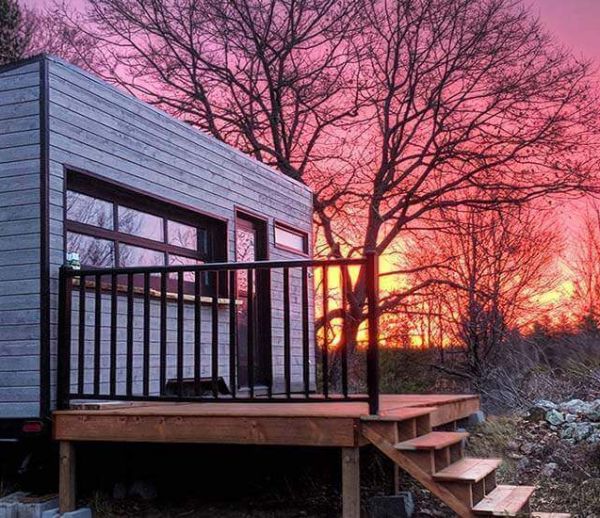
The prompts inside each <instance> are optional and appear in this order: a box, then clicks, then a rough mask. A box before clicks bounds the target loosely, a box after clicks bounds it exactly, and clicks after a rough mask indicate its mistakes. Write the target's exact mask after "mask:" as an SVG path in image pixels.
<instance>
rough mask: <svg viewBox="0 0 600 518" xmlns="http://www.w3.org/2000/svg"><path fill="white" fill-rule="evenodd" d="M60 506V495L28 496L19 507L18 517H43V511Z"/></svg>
mask: <svg viewBox="0 0 600 518" xmlns="http://www.w3.org/2000/svg"><path fill="white" fill-rule="evenodd" d="M56 507H58V497H57V496H55V495H47V496H42V497H26V498H24V499H23V500H22V501H21V502H19V505H18V507H17V516H18V518H42V516H43V513H44V512H45V511H48V510H49V509H54V508H56Z"/></svg>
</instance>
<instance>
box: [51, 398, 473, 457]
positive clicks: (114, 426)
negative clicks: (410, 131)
mask: <svg viewBox="0 0 600 518" xmlns="http://www.w3.org/2000/svg"><path fill="white" fill-rule="evenodd" d="M95 408H96V409H94V404H92V403H86V404H85V405H81V406H80V407H79V408H72V409H70V410H62V411H57V412H54V437H55V439H56V440H58V441H102V442H106V441H117V442H173V443H216V444H262V445H290V446H294V445H297V446H337V447H355V446H360V445H361V444H363V443H364V438H363V437H362V436H361V433H360V427H361V422H364V421H365V420H390V421H403V420H408V419H412V418H415V417H417V416H419V415H424V414H430V420H431V426H433V427H436V426H440V425H443V424H446V423H450V422H453V421H456V420H459V419H462V418H464V417H467V416H468V415H470V414H472V413H473V412H476V411H477V410H478V409H479V397H478V396H474V395H442V394H436V395H382V396H380V409H381V410H380V413H379V415H378V416H375V417H373V416H369V415H368V406H367V404H366V403H359V402H352V403H348V402H343V403H333V402H322V403H321V402H313V403H123V404H113V405H108V408H107V406H105V405H102V404H98V405H95Z"/></svg>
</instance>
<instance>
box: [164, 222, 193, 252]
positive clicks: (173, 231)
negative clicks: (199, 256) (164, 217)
mask: <svg viewBox="0 0 600 518" xmlns="http://www.w3.org/2000/svg"><path fill="white" fill-rule="evenodd" d="M167 235H168V236H169V244H170V245H175V246H180V247H182V248H189V249H191V250H196V248H197V246H198V232H197V229H196V228H194V227H192V226H190V225H184V224H183V223H178V222H176V221H168V222H167Z"/></svg>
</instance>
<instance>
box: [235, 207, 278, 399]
mask: <svg viewBox="0 0 600 518" xmlns="http://www.w3.org/2000/svg"><path fill="white" fill-rule="evenodd" d="M235 229H236V230H235V260H236V262H253V261H260V260H264V259H266V258H267V232H266V223H265V222H263V221H261V220H255V219H253V218H250V217H243V216H239V215H238V217H237V219H236V227H235ZM237 275H238V276H237V299H238V301H240V302H239V304H238V306H237V338H238V346H237V347H238V349H237V359H238V361H237V371H238V372H237V375H238V385H239V387H240V388H244V387H249V385H250V382H252V384H253V385H254V386H255V387H256V386H257V385H258V386H265V385H267V384H268V383H269V382H270V379H269V377H270V369H269V362H270V361H271V360H270V356H271V355H270V352H271V351H270V348H271V340H270V329H271V325H270V324H271V322H270V319H269V315H270V311H269V309H270V300H269V299H270V297H269V285H270V284H269V277H268V275H269V273H268V271H256V270H254V271H252V272H251V278H248V272H247V270H240V271H238V274H237ZM250 361H252V364H253V366H254V367H253V368H252V370H249V367H248V365H249V363H250ZM250 376H252V378H253V379H252V380H250Z"/></svg>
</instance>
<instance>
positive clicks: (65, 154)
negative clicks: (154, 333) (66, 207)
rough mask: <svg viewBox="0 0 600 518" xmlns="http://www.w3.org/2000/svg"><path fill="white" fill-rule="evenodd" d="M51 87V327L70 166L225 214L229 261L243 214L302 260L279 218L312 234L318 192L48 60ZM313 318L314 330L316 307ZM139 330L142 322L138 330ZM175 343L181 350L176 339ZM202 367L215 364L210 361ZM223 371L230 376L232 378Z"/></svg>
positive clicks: (277, 283)
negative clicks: (279, 227) (283, 235)
mask: <svg viewBox="0 0 600 518" xmlns="http://www.w3.org/2000/svg"><path fill="white" fill-rule="evenodd" d="M49 84H50V93H49V114H50V120H49V128H50V148H49V157H50V246H51V250H50V256H51V265H50V268H51V309H52V315H51V320H52V322H54V323H55V322H56V320H57V291H58V286H57V281H56V280H57V278H58V268H59V266H60V265H61V263H62V262H63V257H64V244H63V222H62V214H63V207H62V204H63V185H64V167H65V166H72V167H76V168H79V169H82V170H85V171H89V172H91V173H94V174H96V175H99V176H101V177H104V178H106V179H107V180H113V181H118V182H120V183H122V184H126V185H130V186H132V187H134V188H136V189H139V190H143V191H146V192H148V193H150V194H154V195H157V196H160V197H163V198H166V199H169V200H173V201H175V202H178V203H183V204H186V205H189V206H193V207H196V208H197V209H198V210H200V211H203V212H208V213H211V214H214V215H216V216H218V217H220V218H226V219H227V220H228V222H229V224H228V236H227V239H228V256H229V260H233V257H234V219H235V208H236V207H237V208H239V209H247V210H249V211H252V212H253V213H257V214H260V215H261V216H263V217H266V218H268V239H269V254H270V258H271V259H288V258H289V259H291V258H297V255H295V254H293V253H289V252H286V251H283V250H280V249H278V248H275V247H274V246H273V221H274V219H277V220H278V221H282V222H285V223H287V224H288V225H291V226H294V227H296V228H299V229H302V230H304V231H306V232H308V233H309V235H310V234H311V225H312V193H311V192H310V190H308V189H307V188H306V187H304V186H302V185H300V184H299V183H297V182H295V181H293V180H291V179H289V178H287V177H286V176H284V175H282V174H280V173H278V172H276V171H274V170H272V169H270V168H268V167H266V166H264V165H262V164H260V163H258V162H256V161H254V160H252V159H250V158H249V157H247V156H245V155H243V154H242V153H240V152H238V151H237V150H235V149H233V148H231V147H229V146H227V145H224V144H222V143H220V142H218V141H216V140H214V139H212V138H209V137H207V136H206V135H203V134H202V133H200V132H198V131H196V130H194V129H193V128H191V127H189V126H188V125H186V124H184V123H182V122H180V121H178V120H176V119H174V118H172V117H170V116H168V115H166V114H164V113H162V112H160V111H159V110H156V109H154V108H153V107H151V106H148V105H146V104H144V103H142V102H140V101H138V100H136V99H134V98H132V97H130V96H128V95H125V94H123V93H121V92H120V91H118V90H117V89H115V88H113V87H111V86H109V85H107V84H106V83H104V82H102V81H100V80H99V79H97V78H95V77H93V76H91V75H89V74H87V73H85V72H83V71H81V70H79V69H77V68H75V67H72V66H70V65H68V64H65V63H63V62H61V61H59V60H55V59H51V60H50V62H49ZM0 217H1V213H0ZM0 253H1V251H0ZM272 285H273V294H272V299H273V309H274V311H273V315H274V318H273V326H272V332H273V337H274V351H273V367H274V374H275V377H276V378H277V377H281V376H282V373H283V350H282V337H283V331H282V328H281V320H280V318H278V316H280V307H281V300H282V295H281V286H282V280H281V273H280V272H276V273H274V275H273V283H272ZM310 300H312V296H311V298H310ZM292 301H293V311H294V313H293V316H292V327H293V337H292V338H293V342H294V349H293V364H294V373H295V379H296V381H299V379H300V369H299V368H300V365H301V341H300V330H301V323H300V313H299V302H300V292H299V284H298V283H296V282H294V292H293V294H292ZM311 306H312V303H311ZM90 307H91V306H90ZM106 307H108V306H106ZM221 313H222V315H221V318H220V320H221V322H222V323H221V327H220V329H222V330H223V333H224V335H223V337H222V338H223V348H224V350H225V349H226V342H225V339H226V334H227V333H226V331H225V329H226V326H227V317H226V310H225V309H224V310H222V312H221ZM74 316H75V314H74ZM310 318H311V329H312V319H313V315H312V308H311V311H310ZM122 319H123V314H122V312H120V317H119V322H120V326H122V325H124V324H123V321H122ZM188 324H189V320H186V327H187V328H189V329H191V327H190V326H189V325H188ZM153 325H154V324H153ZM138 327H139V324H138V323H137V322H136V330H137V328H138ZM205 327H207V328H208V326H205ZM119 332H120V333H121V332H122V330H120V331H119ZM53 334H54V335H55V333H53ZM106 336H108V335H106ZM311 337H312V333H311ZM55 338H56V337H55V336H54V338H53V341H52V344H51V350H52V358H51V360H52V366H53V369H52V371H53V374H52V394H55V389H54V384H55V365H56V340H55ZM138 338H139V334H138V336H137V338H136V351H137V350H138V349H137V348H138V347H139V346H140V343H139V341H138ZM206 340H207V341H203V351H206V347H208V346H209V344H210V342H209V340H210V337H209V336H208V335H207V337H206ZM170 342H171V344H172V345H171V347H173V346H174V343H173V342H172V341H170ZM312 342H313V340H312V338H311V344H312ZM120 347H121V345H120ZM187 347H191V340H189V339H186V348H187ZM86 349H87V345H86ZM206 354H208V352H206ZM104 361H106V360H103V362H104ZM137 361H138V360H136V362H137ZM227 361H228V359H227V356H226V355H225V353H224V354H223V358H222V361H221V362H220V364H221V365H222V367H223V369H225V367H226V365H227ZM203 363H205V364H206V365H208V362H205V361H204V358H203ZM313 368H314V365H313ZM221 374H223V375H224V376H225V375H226V372H221ZM137 375H138V376H139V375H141V373H137Z"/></svg>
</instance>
